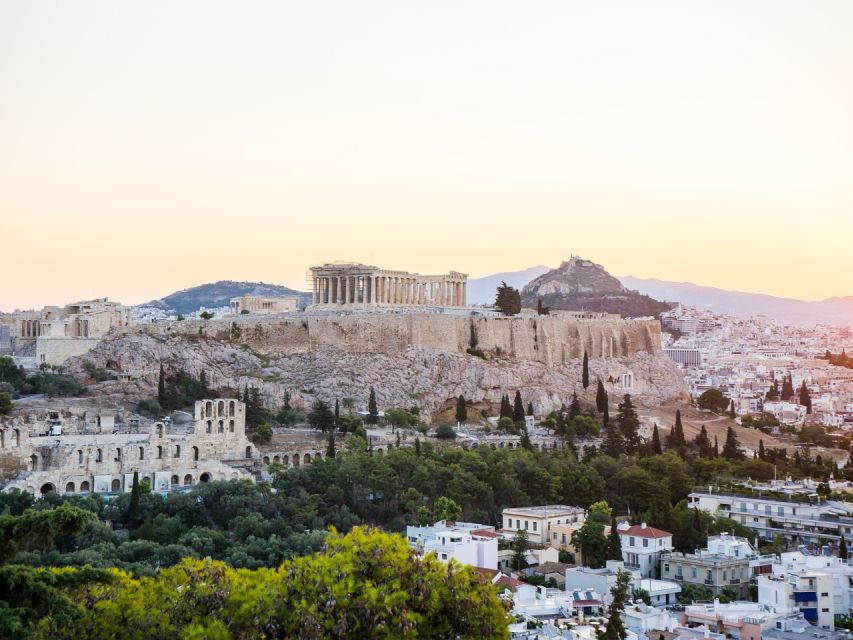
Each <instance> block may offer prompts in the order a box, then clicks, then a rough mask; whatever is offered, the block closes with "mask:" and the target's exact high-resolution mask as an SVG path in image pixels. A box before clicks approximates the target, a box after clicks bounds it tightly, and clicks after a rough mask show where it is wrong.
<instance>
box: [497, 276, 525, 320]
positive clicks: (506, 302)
mask: <svg viewBox="0 0 853 640" xmlns="http://www.w3.org/2000/svg"><path fill="white" fill-rule="evenodd" d="M495 307H497V308H498V310H500V312H501V313H503V314H504V315H505V316H514V315H517V314H518V313H520V312H521V294H520V293H519V292H518V289H515V288H513V287H510V286H509V285H507V283H506V282H502V283H501V286H499V287H498V290H497V294H496V296H495Z"/></svg>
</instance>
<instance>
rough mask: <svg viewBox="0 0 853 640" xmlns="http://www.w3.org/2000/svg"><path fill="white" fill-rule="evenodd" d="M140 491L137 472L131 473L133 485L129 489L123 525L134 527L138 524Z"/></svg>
mask: <svg viewBox="0 0 853 640" xmlns="http://www.w3.org/2000/svg"><path fill="white" fill-rule="evenodd" d="M140 493H141V489H140V487H139V471H134V472H133V485H132V486H131V489H130V504H128V507H127V514H126V515H125V523H126V524H127V526H128V527H136V526H137V525H138V524H139V514H140V506H139V497H140Z"/></svg>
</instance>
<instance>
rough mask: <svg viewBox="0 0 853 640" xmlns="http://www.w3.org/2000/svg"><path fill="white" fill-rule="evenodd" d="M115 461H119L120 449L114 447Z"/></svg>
mask: <svg viewBox="0 0 853 640" xmlns="http://www.w3.org/2000/svg"><path fill="white" fill-rule="evenodd" d="M115 461H116V462H121V449H116V458H115Z"/></svg>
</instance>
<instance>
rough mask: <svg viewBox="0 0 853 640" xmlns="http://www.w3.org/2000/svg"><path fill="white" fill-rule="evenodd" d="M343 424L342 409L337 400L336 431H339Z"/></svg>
mask: <svg viewBox="0 0 853 640" xmlns="http://www.w3.org/2000/svg"><path fill="white" fill-rule="evenodd" d="M340 424H341V407H340V403H339V402H338V399H337V398H335V429H337V428H338V427H339V426H340Z"/></svg>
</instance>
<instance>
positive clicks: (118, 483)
mask: <svg viewBox="0 0 853 640" xmlns="http://www.w3.org/2000/svg"><path fill="white" fill-rule="evenodd" d="M110 490H111V491H112V492H113V493H115V492H117V491H121V480H119V479H117V478H116V479H115V480H113V481H112V484H111V485H110Z"/></svg>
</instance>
